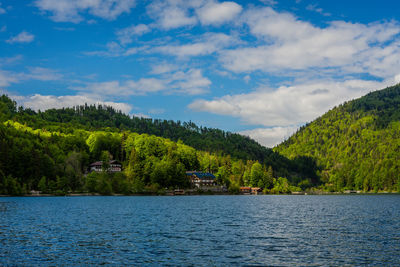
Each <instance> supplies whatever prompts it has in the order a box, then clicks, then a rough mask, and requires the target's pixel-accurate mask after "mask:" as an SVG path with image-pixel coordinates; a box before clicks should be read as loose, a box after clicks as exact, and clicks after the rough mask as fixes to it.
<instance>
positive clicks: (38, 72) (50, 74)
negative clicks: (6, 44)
mask: <svg viewBox="0 0 400 267" xmlns="http://www.w3.org/2000/svg"><path fill="white" fill-rule="evenodd" d="M20 59H21V57H20V56H16V57H13V58H5V59H4V64H12V63H13V62H15V61H18V60H20ZM2 63H3V62H1V61H0V65H1V64H2ZM28 70H29V71H28V72H13V71H6V70H1V69H0V86H1V87H8V86H10V85H11V84H12V83H20V82H22V81H27V80H38V81H54V80H59V79H61V78H62V77H63V75H62V74H60V73H58V72H57V71H56V70H52V69H47V68H42V67H28Z"/></svg>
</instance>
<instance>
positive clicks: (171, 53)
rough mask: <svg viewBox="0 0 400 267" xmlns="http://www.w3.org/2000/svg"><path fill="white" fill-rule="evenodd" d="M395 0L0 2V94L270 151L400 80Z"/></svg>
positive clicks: (399, 26) (398, 7) (33, 105)
mask: <svg viewBox="0 0 400 267" xmlns="http://www.w3.org/2000/svg"><path fill="white" fill-rule="evenodd" d="M399 11H400V3H399V2H398V1H394V0H393V1H391V0H386V1H385V0H382V1H364V0H363V1H361V0H353V1H348V0H346V1H343V0H336V1H327V0H325V1H318V0H315V1H313V0H283V1H279V0H253V1H217V0H191V1H190V0H165V1H162V0H155V1H146V0H141V1H140V0H57V1H54V0H33V1H28V0H0V93H2V94H7V95H9V96H10V97H11V98H13V99H14V100H16V101H17V103H18V104H19V105H22V106H24V107H29V108H32V109H34V110H45V109H49V108H60V107H70V106H74V105H79V104H84V103H88V104H106V105H111V106H113V107H115V108H116V109H119V110H122V111H123V112H124V113H127V114H131V115H135V116H142V117H149V118H158V119H168V120H175V121H177V120H180V121H192V122H194V123H196V124H198V125H202V126H205V127H212V128H220V129H222V130H226V131H230V132H237V133H241V134H244V135H247V136H250V137H252V138H254V139H255V140H257V141H258V142H259V143H260V144H263V145H265V146H267V147H273V146H274V145H276V144H278V143H280V142H281V141H282V140H284V139H286V138H288V137H289V136H290V135H291V134H292V133H293V132H295V131H296V129H298V128H299V127H300V126H302V125H304V124H305V123H307V122H310V121H312V120H314V119H315V118H317V117H319V116H321V115H323V114H324V113H325V112H326V111H328V110H329V109H331V108H333V107H335V106H337V105H339V104H341V103H343V102H344V101H348V100H351V99H354V98H357V97H360V96H362V95H365V94H366V93H368V92H371V91H374V90H377V89H382V88H385V87H387V86H390V85H394V84H396V83H399V82H400V22H399V21H400V18H399V14H400V12H399Z"/></svg>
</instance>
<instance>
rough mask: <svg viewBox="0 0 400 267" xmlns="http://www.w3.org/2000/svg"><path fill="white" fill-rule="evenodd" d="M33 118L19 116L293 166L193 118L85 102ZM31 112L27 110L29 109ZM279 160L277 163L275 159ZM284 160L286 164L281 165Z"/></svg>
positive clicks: (33, 122) (38, 122) (35, 122)
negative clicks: (128, 112)
mask: <svg viewBox="0 0 400 267" xmlns="http://www.w3.org/2000/svg"><path fill="white" fill-rule="evenodd" d="M28 111H29V112H28V113H29V114H34V116H33V119H32V118H28V119H26V118H23V117H22V116H19V118H18V120H19V121H22V120H24V121H25V122H26V123H27V124H28V125H30V126H32V127H35V128H42V127H45V128H46V127H48V126H49V122H55V123H68V125H70V126H73V127H75V128H81V129H85V130H99V129H103V128H105V127H111V128H116V129H119V130H130V131H132V132H136V133H139V134H144V133H146V134H150V135H156V136H160V137H164V138H168V139H171V140H172V141H175V142H177V141H178V140H181V141H182V142H183V143H184V144H186V145H189V146H191V147H194V148H196V149H198V150H203V151H209V152H215V153H220V154H224V155H231V156H232V157H233V158H237V159H243V160H247V159H252V160H258V161H260V162H263V163H264V162H265V163H266V164H268V165H274V164H277V165H276V166H274V167H275V168H276V169H278V168H281V167H283V168H285V169H287V168H289V169H291V168H290V166H287V164H290V163H289V162H287V161H285V160H286V159H285V158H284V157H280V155H279V154H277V153H274V152H273V150H272V149H269V148H266V147H263V146H261V145H260V144H258V143H257V142H256V141H254V140H253V139H251V138H249V137H246V136H242V135H239V134H236V133H230V132H225V131H222V130H219V129H212V128H207V127H199V126H197V125H196V124H194V123H193V122H183V123H181V122H180V121H177V122H175V121H172V120H159V119H150V118H141V117H135V116H133V117H132V116H129V115H126V114H123V113H122V112H121V111H117V110H115V109H114V108H112V107H108V106H101V105H84V106H76V107H73V108H63V109H49V110H46V111H44V112H39V113H37V114H36V113H34V112H32V111H31V110H28ZM25 113H27V112H25ZM275 162H277V163H275ZM279 164H282V166H278V165H279Z"/></svg>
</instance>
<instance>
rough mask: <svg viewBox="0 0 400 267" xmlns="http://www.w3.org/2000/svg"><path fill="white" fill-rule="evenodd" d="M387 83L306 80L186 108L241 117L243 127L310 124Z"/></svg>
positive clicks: (205, 101)
mask: <svg viewBox="0 0 400 267" xmlns="http://www.w3.org/2000/svg"><path fill="white" fill-rule="evenodd" d="M393 82H394V81H393V78H392V79H391V80H388V81H384V82H378V81H365V80H346V81H342V82H337V81H331V80H330V81H309V82H306V83H303V84H298V85H292V86H281V87H279V88H277V89H275V90H271V89H268V88H265V89H262V88H260V89H259V90H257V91H253V92H250V93H248V94H239V95H226V96H223V97H220V98H216V99H214V100H196V101H194V102H193V103H191V104H190V105H189V108H191V109H192V110H196V111H204V112H211V113H215V114H221V115H228V116H233V117H238V118H241V119H242V121H243V122H244V123H246V124H253V125H263V126H267V127H275V126H291V125H300V124H303V123H306V122H309V121H311V120H313V119H315V118H316V117H318V116H320V115H321V114H323V113H324V112H326V111H328V110H329V109H331V108H333V107H334V106H336V105H339V104H341V103H343V102H344V101H346V100H349V99H353V98H356V97H360V96H362V95H364V94H366V93H368V92H370V91H371V90H375V89H377V88H383V87H385V86H388V85H390V84H393Z"/></svg>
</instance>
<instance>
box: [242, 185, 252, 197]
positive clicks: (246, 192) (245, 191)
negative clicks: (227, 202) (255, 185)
mask: <svg viewBox="0 0 400 267" xmlns="http://www.w3.org/2000/svg"><path fill="white" fill-rule="evenodd" d="M239 192H240V194H244V195H250V193H251V187H249V186H242V187H240V188H239Z"/></svg>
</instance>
